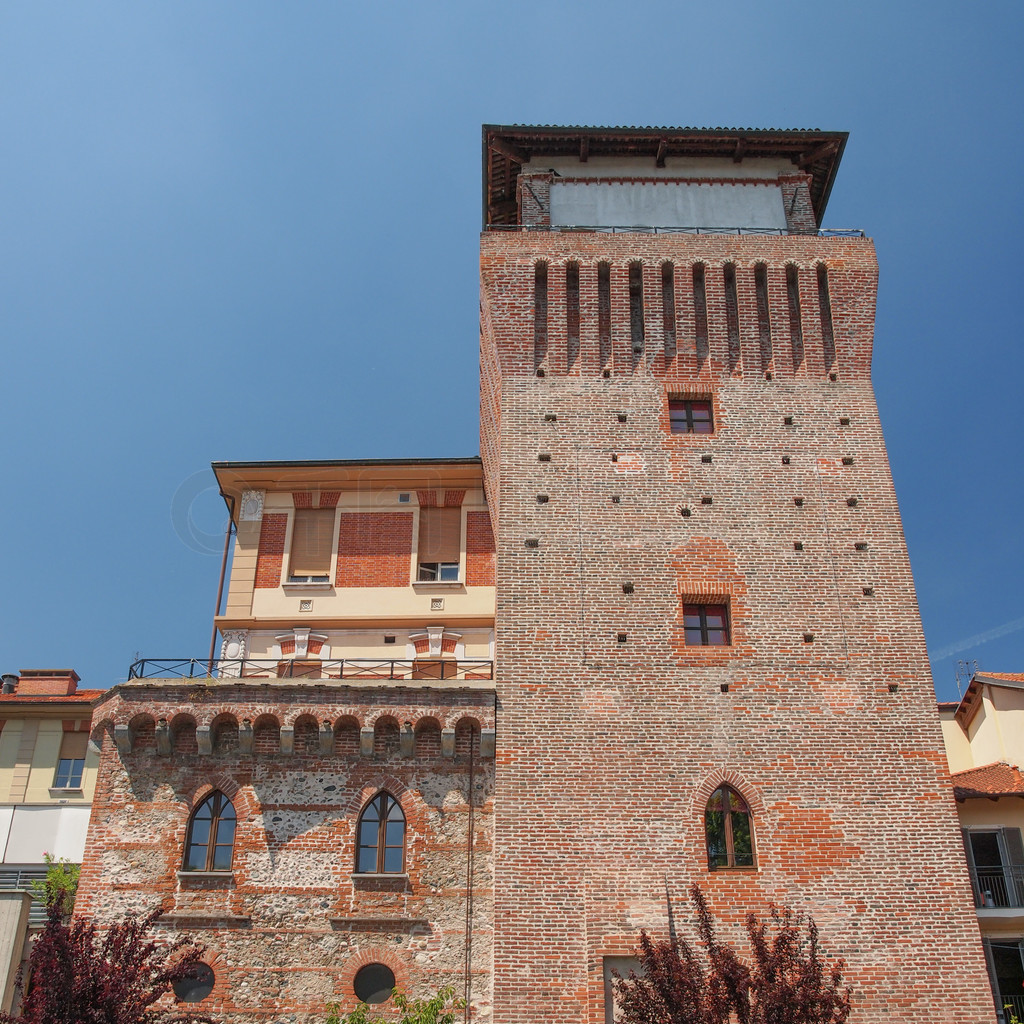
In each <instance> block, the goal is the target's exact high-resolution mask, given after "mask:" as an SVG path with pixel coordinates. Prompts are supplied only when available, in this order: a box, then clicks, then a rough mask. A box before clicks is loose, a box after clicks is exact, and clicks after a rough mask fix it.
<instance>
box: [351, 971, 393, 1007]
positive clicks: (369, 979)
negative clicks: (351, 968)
mask: <svg viewBox="0 0 1024 1024" xmlns="http://www.w3.org/2000/svg"><path fill="white" fill-rule="evenodd" d="M394 987H395V974H394V971H392V970H391V968H390V967H385V966H384V964H367V965H366V966H365V967H360V968H359V970H358V971H357V972H356V976H355V978H354V979H353V981H352V988H353V989H354V990H355V994H356V999H358V1000H359V1001H360V1002H363V1003H370V1004H371V1005H372V1004H374V1003H386V1002H387V1001H388V1000H389V999H390V998H391V990H392V989H393V988H394Z"/></svg>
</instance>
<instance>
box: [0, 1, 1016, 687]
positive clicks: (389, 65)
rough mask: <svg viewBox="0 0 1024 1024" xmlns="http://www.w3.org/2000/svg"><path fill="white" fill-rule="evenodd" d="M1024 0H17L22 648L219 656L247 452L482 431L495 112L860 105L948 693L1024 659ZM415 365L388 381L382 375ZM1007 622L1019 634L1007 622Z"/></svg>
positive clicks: (735, 115) (840, 195)
mask: <svg viewBox="0 0 1024 1024" xmlns="http://www.w3.org/2000/svg"><path fill="white" fill-rule="evenodd" d="M1022 28H1024V5H1021V4H1020V3H1000V2H990V3H985V4H965V3H963V2H959V3H950V2H933V3H929V4H915V3H892V2H888V3H875V2H868V3H858V4H823V3H785V2H783V3H777V4H764V3H756V4H755V3H746V2H734V3H731V4H714V5H712V4H705V3H699V4H698V3H688V2H680V0H675V2H670V3H660V2H659V3H643V2H639V3H635V4H632V5H625V4H621V3H615V4H612V3H606V2H597V0H591V2H589V3H585V4H584V3H550V2H549V3H544V4H540V3H533V2H529V0H527V2H523V3H519V4H516V5H508V4H502V5H499V4H483V3H475V4H460V3H447V4H446V3H437V4H418V3H415V4H414V3H389V4H356V3H351V4H348V3H345V4H343V3H313V2H306V3H301V2H300V3H289V4H282V3H278V2H256V0H246V2H244V3H243V2H240V0H231V2H229V0H222V2H217V3H209V2H207V0H203V2H183V0H174V2H169V0H163V2H153V3H145V4H140V3H137V2H131V3H128V2H124V3H103V2H100V0H88V2H86V3H75V4H72V3H47V2H42V0H31V2H17V0H8V2H6V3H4V4H3V5H2V7H0V197H2V199H0V239H2V245H0V325H2V334H0V338H2V344H3V378H2V379H3V411H4V414H3V443H2V447H0V451H2V452H3V470H4V475H3V481H4V485H5V486H4V495H3V502H2V511H0V527H2V534H0V535H2V537H3V540H4V543H3V560H2V563H0V564H2V567H3V584H2V594H0V670H2V671H17V670H19V669H24V668H37V667H68V666H70V667H74V668H76V669H77V670H78V671H79V673H80V674H81V676H82V678H83V684H84V685H89V686H107V685H110V684H111V683H113V682H116V681H118V680H119V679H123V678H124V676H125V674H126V672H127V669H128V665H129V664H130V663H131V661H132V659H133V657H134V656H135V654H136V652H140V653H142V654H144V655H146V656H149V657H162V656H178V655H183V656H188V655H198V656H202V655H203V654H204V653H205V652H206V650H207V647H208V643H209V633H210V623H211V616H212V614H213V605H214V598H215V591H216V585H217V573H218V568H219V551H220V546H221V543H222V536H223V527H224V510H223V505H222V503H221V502H220V499H219V498H218V497H217V496H216V490H215V488H214V486H213V478H212V475H211V473H210V470H209V463H210V461H211V460H214V459H237V460H242V459H315V458H363V457H367V458H370V457H401V456H435V455H467V454H475V453H476V452H477V451H478V440H477V363H476V353H477V232H478V231H479V227H480V125H481V123H483V122H497V123H505V124H508V123H514V122H520V123H550V124H611V125H628V124H637V125H661V124H664V125H698V126H716V125H720V126H730V127H748V126H749V127H784V128H788V127H801V128H821V129H828V130H846V131H849V132H850V133H851V137H850V142H849V144H848V146H847V149H846V155H845V157H844V160H843V164H842V166H841V168H840V172H839V177H838V180H837V182H836V185H835V188H834V190H833V193H832V199H831V202H830V206H829V209H828V212H827V215H826V224H827V225H829V226H833V227H862V228H864V229H865V230H866V231H867V232H868V233H869V234H870V235H872V236H873V237H874V238H875V240H876V244H877V247H878V255H879V260H880V263H881V290H880V295H879V306H878V323H877V331H876V342H875V362H874V379H875V386H876V389H877V394H878V400H879V405H880V408H881V414H882V422H883V425H884V427H885V433H886V437H887V440H888V444H889V454H890V458H891V460H892V469H893V474H894V477H895V480H896V487H897V492H898V495H899V499H900V506H901V508H902V512H903V521H904V526H905V529H906V534H907V541H908V544H909V548H910V554H911V560H912V563H913V567H914V573H915V577H916V581H917V589H918V597H919V600H920V604H921V610H922V614H923V617H924V625H925V631H926V635H927V638H928V644H929V649H930V651H931V654H932V658H933V669H934V671H935V676H936V684H937V688H938V692H939V694H940V696H942V697H944V698H948V697H950V696H955V692H956V691H955V686H954V669H955V665H956V661H957V659H958V658H965V659H977V661H978V662H979V664H980V666H981V667H982V668H983V669H987V670H989V671H1024V597H1022V593H1024V590H1022V586H1021V582H1022V579H1024V571H1022V570H1024V565H1022V562H1024V540H1022V532H1024V528H1022V514H1021V509H1022V507H1024V484H1022V462H1024V460H1022V454H1021V440H1022V434H1024V431H1022V426H1024V423H1022V420H1024V403H1022V402H1021V381H1022V379H1024V339H1022V337H1021V321H1020V316H1019V304H1020V300H1019V298H1018V296H1019V293H1020V291H1021V284H1020V282H1021V270H1022V267H1021V258H1020V253H1021V244H1020V238H1021V229H1022V226H1024V225H1022V223H1021V220H1022V217H1021V212H1022V201H1021V194H1022V190H1021V168H1022V166H1024V159H1022V157H1024V154H1022V142H1021V140H1022V132H1021V130H1020V120H1021V118H1020V109H1021V83H1022V77H1021V67H1020V54H1021V52H1022V51H1024V31H1022ZM375 382H379V386H375ZM990 634H991V635H990Z"/></svg>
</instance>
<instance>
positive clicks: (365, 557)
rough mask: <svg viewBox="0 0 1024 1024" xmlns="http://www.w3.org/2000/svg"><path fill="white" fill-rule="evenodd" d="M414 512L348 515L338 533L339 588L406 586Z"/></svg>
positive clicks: (350, 513) (356, 513) (407, 582)
mask: <svg viewBox="0 0 1024 1024" xmlns="http://www.w3.org/2000/svg"><path fill="white" fill-rule="evenodd" d="M411 557H412V513H411V512H346V513H343V514H342V517H341V527H340V529H339V531H338V571H337V574H336V576H335V586H338V587H405V586H408V585H409V582H410V580H409V559H410V558H411Z"/></svg>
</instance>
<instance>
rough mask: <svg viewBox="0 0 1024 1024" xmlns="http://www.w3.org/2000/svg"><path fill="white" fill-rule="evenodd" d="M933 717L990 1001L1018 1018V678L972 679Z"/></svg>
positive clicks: (1023, 787)
mask: <svg viewBox="0 0 1024 1024" xmlns="http://www.w3.org/2000/svg"><path fill="white" fill-rule="evenodd" d="M939 715H940V718H941V719H942V736H943V739H944V740H945V743H946V756H947V758H948V759H949V770H950V772H951V773H952V777H953V791H954V793H955V794H956V800H957V811H958V813H959V816H960V825H961V827H962V829H963V840H964V852H965V854H966V856H967V864H968V867H969V870H970V874H971V883H972V888H973V890H974V906H975V913H976V914H977V915H978V924H979V926H980V928H981V934H982V938H983V944H984V949H985V958H986V960H987V961H988V969H989V977H990V979H991V982H992V995H993V997H994V999H995V1005H996V1007H997V1009H998V1010H999V1012H1000V1020H1003V1019H1008V1018H1006V1015H1005V1010H1006V1008H1007V1007H1009V1008H1010V1009H1011V1010H1012V1011H1013V1012H1014V1013H1015V1014H1016V1015H1017V1017H1018V1018H1021V1019H1024V839H1022V829H1024V775H1022V774H1021V771H1020V766H1021V764H1022V763H1024V673H1010V672H977V673H975V675H974V677H973V678H972V679H971V682H970V684H969V685H968V687H967V690H966V691H965V692H964V695H963V698H962V699H961V700H959V701H956V702H951V703H947V704H940V705H939Z"/></svg>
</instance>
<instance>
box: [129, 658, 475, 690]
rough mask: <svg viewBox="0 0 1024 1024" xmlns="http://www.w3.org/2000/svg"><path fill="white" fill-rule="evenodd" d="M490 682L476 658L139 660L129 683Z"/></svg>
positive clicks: (133, 665) (132, 671)
mask: <svg viewBox="0 0 1024 1024" xmlns="http://www.w3.org/2000/svg"><path fill="white" fill-rule="evenodd" d="M493 678H494V662H493V661H489V660H483V659H477V658H458V659H456V658H429V657H428V658H390V659H381V658H336V659H333V660H325V661H320V660H318V659H316V658H306V659H301V660H300V659H294V660H293V659H282V658H212V659H210V658H142V659H140V660H139V661H136V662H134V664H132V666H131V668H130V669H129V670H128V679H129V680H132V679H194V680H198V681H200V682H201V681H203V680H209V681H210V682H216V683H236V682H240V681H245V680H248V679H296V680H299V679H301V680H319V681H323V682H330V681H331V680H335V681H339V682H345V681H347V680H353V681H355V680H377V681H378V682H382V683H392V682H394V683H412V684H414V685H415V684H420V683H423V682H426V681H431V680H436V681H438V682H443V683H445V684H458V683H464V682H466V681H469V680H486V679H493Z"/></svg>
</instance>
